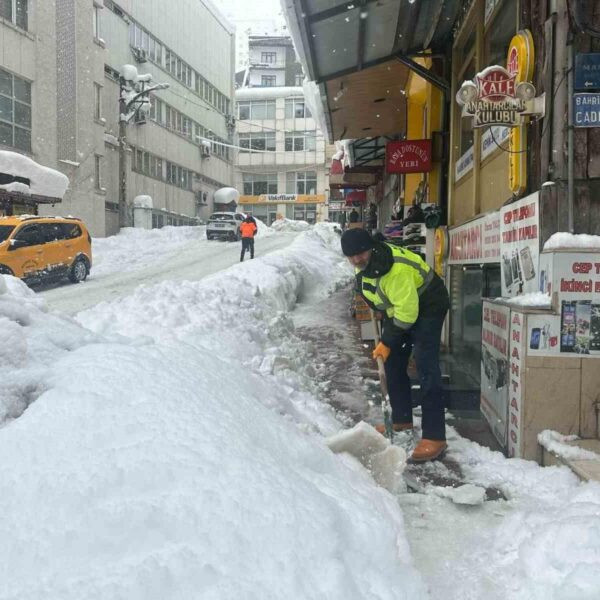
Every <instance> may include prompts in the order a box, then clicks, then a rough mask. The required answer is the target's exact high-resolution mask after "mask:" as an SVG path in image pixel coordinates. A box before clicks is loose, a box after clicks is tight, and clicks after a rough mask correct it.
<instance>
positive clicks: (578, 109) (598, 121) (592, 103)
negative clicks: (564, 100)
mask: <svg viewBox="0 0 600 600" xmlns="http://www.w3.org/2000/svg"><path fill="white" fill-rule="evenodd" d="M573 125H574V126H575V127H600V93H597V94H573Z"/></svg>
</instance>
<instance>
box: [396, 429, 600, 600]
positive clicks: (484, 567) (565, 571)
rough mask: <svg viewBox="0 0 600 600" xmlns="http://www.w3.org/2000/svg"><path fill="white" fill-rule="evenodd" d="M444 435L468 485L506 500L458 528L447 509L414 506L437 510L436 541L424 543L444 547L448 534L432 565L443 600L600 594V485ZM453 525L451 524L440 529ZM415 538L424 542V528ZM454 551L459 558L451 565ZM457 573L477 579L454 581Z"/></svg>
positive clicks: (588, 599) (591, 598) (580, 599)
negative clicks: (487, 488) (499, 492)
mask: <svg viewBox="0 0 600 600" xmlns="http://www.w3.org/2000/svg"><path fill="white" fill-rule="evenodd" d="M447 437H448V441H449V446H450V455H451V457H452V458H454V459H455V460H457V461H458V462H459V463H460V464H461V466H462V468H463V472H464V473H465V475H466V477H467V479H468V480H469V481H470V482H471V483H474V484H476V485H479V486H495V487H498V488H500V489H501V490H502V491H503V492H504V494H505V495H506V496H507V497H508V498H509V502H506V503H497V502H485V503H484V504H483V505H482V512H481V513H478V514H475V513H472V512H471V513H469V514H468V518H467V519H466V520H465V521H464V522H462V524H461V521H462V519H463V516H462V515H461V513H460V512H456V511H455V509H454V507H453V506H450V505H447V506H446V508H439V505H438V504H437V503H436V504H435V506H436V507H438V508H433V507H432V503H430V502H426V503H424V502H422V503H421V505H420V506H419V507H418V510H419V512H420V513H423V512H431V511H433V510H437V511H438V512H439V514H436V515H435V516H432V519H431V520H432V521H434V522H432V523H431V525H430V527H432V528H433V531H434V532H435V535H433V536H432V538H431V540H430V541H429V544H432V545H434V544H440V543H442V544H444V541H445V540H444V533H443V532H442V530H443V529H444V528H446V529H449V530H450V531H449V532H450V535H451V536H452V538H451V539H449V540H448V541H447V546H444V548H445V551H444V553H443V556H444V557H445V560H444V562H445V564H444V565H442V566H441V568H440V561H439V560H438V561H436V562H435V563H434V564H433V565H432V568H433V569H434V570H435V571H436V573H435V577H436V578H439V579H438V582H439V583H440V584H441V587H440V589H443V593H444V598H448V600H459V599H460V600H462V599H463V598H467V597H469V598H490V599H491V600H504V599H506V598H510V599H511V600H531V599H532V598H540V599H543V598H556V599H557V600H558V599H560V600H567V599H570V598H572V599H573V600H575V599H577V600H584V599H585V600H595V599H596V598H597V597H598V590H599V589H600V484H598V483H595V482H590V483H581V482H580V481H579V479H578V478H577V476H576V475H574V474H573V472H572V471H571V470H570V469H568V468H567V467H540V466H539V465H537V464H536V463H535V462H533V461H525V460H521V459H507V458H506V457H504V456H503V455H502V454H501V453H499V452H492V451H491V450H488V449H487V448H484V447H482V446H479V445H478V444H476V443H474V442H470V441H469V440H466V439H464V438H461V437H460V436H458V435H456V433H455V431H454V430H453V428H452V427H447ZM499 517H500V518H499ZM452 521H454V525H452V526H450V525H446V524H445V523H451V522H452ZM407 522H410V516H409V515H407ZM461 530H463V531H465V534H464V535H463V534H460V533H459V531H461ZM419 534H420V536H421V537H422V536H423V531H422V529H420V530H419ZM453 546H454V548H453ZM455 550H457V551H458V555H457V556H456V558H454V559H453V560H450V556H449V555H450V554H452V553H453V552H454V551H455ZM425 551H427V550H425ZM417 552H418V550H417ZM457 572H470V573H473V574H474V575H475V576H474V577H468V578H466V579H465V580H464V581H459V579H460V578H456V577H455V575H456V573H457ZM433 591H434V593H435V590H433ZM440 597H441V596H440Z"/></svg>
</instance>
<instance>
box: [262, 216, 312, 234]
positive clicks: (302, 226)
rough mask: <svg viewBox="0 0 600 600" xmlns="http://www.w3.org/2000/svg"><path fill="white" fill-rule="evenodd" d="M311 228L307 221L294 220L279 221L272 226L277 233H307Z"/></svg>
mask: <svg viewBox="0 0 600 600" xmlns="http://www.w3.org/2000/svg"><path fill="white" fill-rule="evenodd" d="M309 228H310V225H309V224H308V222H307V221H293V220H292V219H285V218H284V219H277V220H276V221H274V222H273V223H272V224H271V229H274V230H275V231H306V230H307V229H309Z"/></svg>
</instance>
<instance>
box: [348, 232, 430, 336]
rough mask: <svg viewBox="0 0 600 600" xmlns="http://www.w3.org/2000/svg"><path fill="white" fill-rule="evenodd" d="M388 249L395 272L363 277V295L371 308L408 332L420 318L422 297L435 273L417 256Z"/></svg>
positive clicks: (361, 280)
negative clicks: (382, 313) (420, 298)
mask: <svg viewBox="0 0 600 600" xmlns="http://www.w3.org/2000/svg"><path fill="white" fill-rule="evenodd" d="M386 245H387V246H388V247H389V248H391V250H392V256H393V258H394V264H393V265H392V268H391V269H390V270H389V271H388V272H387V273H385V274H384V275H382V276H381V277H365V276H364V275H363V276H362V277H360V287H361V293H362V295H363V296H364V298H365V300H366V301H367V302H368V303H369V304H370V305H371V306H373V307H374V308H375V309H377V310H380V311H382V312H385V313H386V314H387V316H388V317H389V318H390V319H392V321H393V323H394V325H396V326H397V327H400V328H401V329H408V328H409V327H411V326H412V325H413V324H414V322H415V321H416V320H417V318H418V316H419V296H420V295H421V294H422V293H423V292H424V291H425V289H426V288H427V286H428V285H429V284H430V283H431V281H432V280H433V278H434V276H435V273H434V271H433V269H432V268H431V267H430V266H429V265H428V264H427V263H426V262H425V261H424V260H423V259H422V258H421V257H420V256H419V255H418V254H415V253H414V252H411V251H410V250H407V249H406V248H401V247H399V246H393V245H391V244H386ZM356 273H357V275H358V274H360V271H358V270H357V271H356Z"/></svg>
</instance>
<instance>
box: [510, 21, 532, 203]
mask: <svg viewBox="0 0 600 600" xmlns="http://www.w3.org/2000/svg"><path fill="white" fill-rule="evenodd" d="M534 58H535V57H534V48H533V36H532V35H531V32H530V31H529V30H528V29H524V30H522V31H519V32H518V33H517V34H516V35H514V36H513V38H512V40H511V41H510V45H509V46H508V55H507V57H506V69H507V71H508V72H509V73H510V74H511V75H514V77H515V81H516V82H517V85H525V84H529V85H531V84H530V82H531V80H532V79H533V66H534ZM534 95H535V92H534ZM509 139H510V141H509V145H508V149H509V151H510V154H509V155H508V163H509V170H508V185H509V187H510V189H511V191H512V193H513V194H515V195H519V194H522V193H523V192H524V191H525V188H526V187H527V128H526V127H525V125H524V124H522V125H521V126H520V127H514V128H512V129H511V130H510V135H509Z"/></svg>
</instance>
